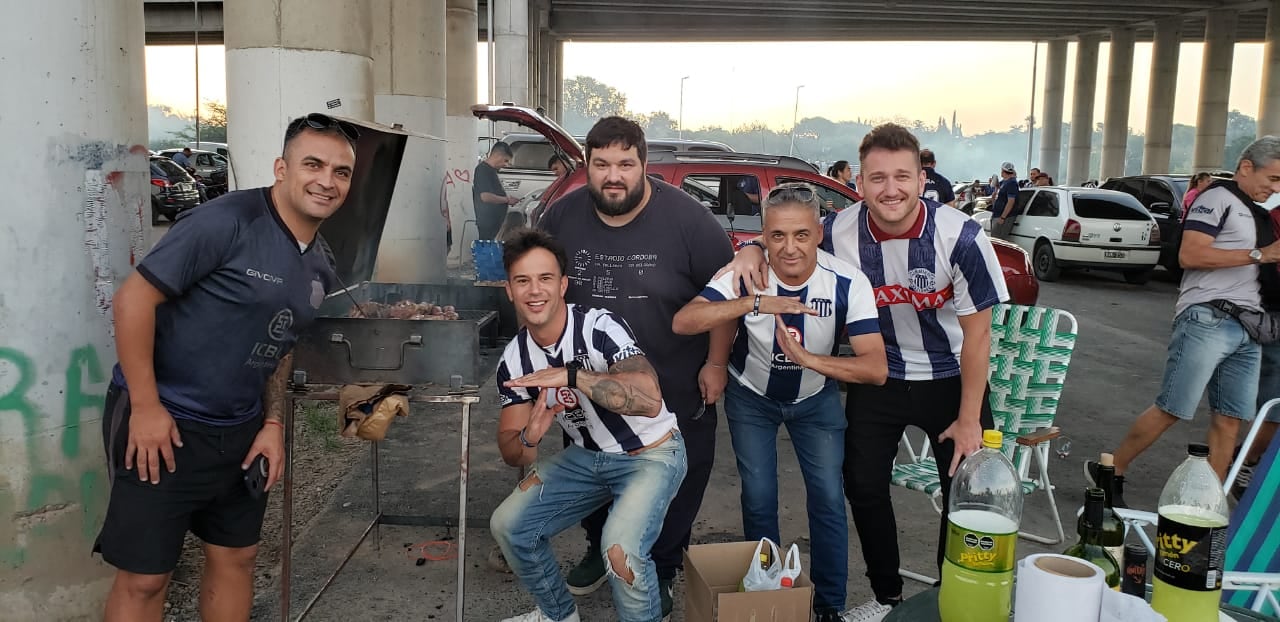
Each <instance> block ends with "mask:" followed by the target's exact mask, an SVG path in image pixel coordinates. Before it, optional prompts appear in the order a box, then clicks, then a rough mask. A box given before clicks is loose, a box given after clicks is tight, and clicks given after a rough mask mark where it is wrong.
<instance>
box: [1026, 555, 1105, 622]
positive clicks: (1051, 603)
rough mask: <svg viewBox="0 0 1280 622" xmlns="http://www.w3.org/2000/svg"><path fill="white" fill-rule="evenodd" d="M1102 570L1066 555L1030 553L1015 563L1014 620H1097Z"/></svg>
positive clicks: (1042, 621) (1103, 578) (1100, 606)
mask: <svg viewBox="0 0 1280 622" xmlns="http://www.w3.org/2000/svg"><path fill="white" fill-rule="evenodd" d="M1106 587H1107V579H1106V574H1104V573H1103V572H1102V569H1101V568H1099V567H1097V566H1095V565H1093V564H1090V563H1089V562H1087V561H1084V560H1083V559H1078V558H1075V557H1067V556H1066V555H1051V554H1045V553H1042V554H1037V555H1029V556H1027V557H1026V558H1024V559H1023V560H1022V561H1020V562H1018V579H1017V589H1016V590H1015V592H1014V595H1015V598H1014V603H1013V609H1014V612H1013V620H1014V622H1098V616H1099V615H1100V612H1101V610H1102V591H1103V590H1104V589H1106Z"/></svg>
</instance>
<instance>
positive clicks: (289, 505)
mask: <svg viewBox="0 0 1280 622" xmlns="http://www.w3.org/2000/svg"><path fill="white" fill-rule="evenodd" d="M293 409H294V400H293V396H292V395H285V397H284V509H283V516H282V517H281V525H280V534H281V543H280V547H281V551H280V620H281V622H289V596H290V585H289V581H290V579H291V578H292V575H293V569H292V566H293V564H292V562H293V424H294V419H295V417H294V416H293Z"/></svg>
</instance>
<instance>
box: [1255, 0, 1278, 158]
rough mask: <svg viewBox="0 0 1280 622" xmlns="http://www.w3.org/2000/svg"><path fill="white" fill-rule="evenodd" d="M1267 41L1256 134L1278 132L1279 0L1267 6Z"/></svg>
mask: <svg viewBox="0 0 1280 622" xmlns="http://www.w3.org/2000/svg"><path fill="white" fill-rule="evenodd" d="M1266 38H1267V43H1266V45H1265V46H1264V47H1263V52H1262V95H1261V101H1259V102H1258V136H1259V137H1261V136H1267V135H1273V136H1274V135H1277V134H1280V0H1271V4H1270V5H1269V6H1268V7H1267V35H1266Z"/></svg>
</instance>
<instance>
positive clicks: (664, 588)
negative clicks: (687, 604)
mask: <svg viewBox="0 0 1280 622" xmlns="http://www.w3.org/2000/svg"><path fill="white" fill-rule="evenodd" d="M673 583H675V579H658V598H659V600H661V601H662V622H667V621H668V620H670V619H671V610H672V609H675V606H676V601H675V598H674V597H673V596H672V589H673V587H672V584H673Z"/></svg>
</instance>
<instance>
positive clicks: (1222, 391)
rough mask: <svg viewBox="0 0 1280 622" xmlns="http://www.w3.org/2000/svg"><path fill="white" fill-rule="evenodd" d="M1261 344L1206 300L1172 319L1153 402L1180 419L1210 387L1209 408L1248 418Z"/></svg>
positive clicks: (1190, 413)
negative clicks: (1162, 368) (1204, 302)
mask: <svg viewBox="0 0 1280 622" xmlns="http://www.w3.org/2000/svg"><path fill="white" fill-rule="evenodd" d="M1261 352H1262V348H1261V346H1259V345H1258V342H1256V341H1254V340H1253V339H1252V338H1250V337H1249V334H1248V333H1246V332H1245V330H1244V327H1243V326H1241V325H1240V322H1238V321H1237V320H1236V319H1235V318H1233V317H1231V316H1230V315H1227V314H1226V313H1223V312H1222V311H1219V310H1217V309H1215V308H1213V307H1210V306H1209V305H1207V304H1197V305H1191V306H1190V307H1187V308H1186V309H1183V311H1182V313H1179V314H1178V317H1176V318H1174V320H1173V335H1172V336H1171V337H1170V339H1169V355H1168V358H1167V359H1166V361H1165V364H1164V379H1163V380H1162V381H1161V383H1160V395H1159V396H1158V397H1156V406H1158V407H1159V408H1160V409H1161V410H1163V411H1165V412H1167V413H1169V414H1171V415H1173V416H1175V417H1177V418H1179V419H1183V420H1190V419H1191V418H1192V417H1193V416H1195V414H1196V408H1197V407H1198V406H1199V405H1200V398H1201V397H1202V396H1203V395H1204V392H1205V389H1206V388H1208V389H1209V410H1210V412H1213V413H1217V414H1221V415H1226V416H1228V417H1235V418H1236V419H1243V420H1245V421H1251V420H1252V419H1253V415H1254V413H1256V412H1257V401H1258V373H1259V368H1260V367H1261V365H1262V363H1261V359H1262V354H1261Z"/></svg>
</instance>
